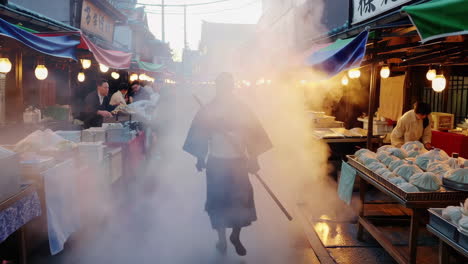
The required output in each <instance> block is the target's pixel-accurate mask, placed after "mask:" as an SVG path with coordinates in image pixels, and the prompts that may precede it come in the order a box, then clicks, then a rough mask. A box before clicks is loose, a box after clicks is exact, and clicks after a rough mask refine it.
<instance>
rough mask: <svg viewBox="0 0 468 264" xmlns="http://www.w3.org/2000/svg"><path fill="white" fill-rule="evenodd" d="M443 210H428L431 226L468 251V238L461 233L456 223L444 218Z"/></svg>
mask: <svg viewBox="0 0 468 264" xmlns="http://www.w3.org/2000/svg"><path fill="white" fill-rule="evenodd" d="M442 210H443V208H430V209H429V210H428V211H429V225H430V226H431V227H432V228H434V229H435V230H437V231H439V232H440V233H442V234H443V235H445V236H446V237H447V238H449V239H450V240H452V241H453V242H454V243H456V244H458V245H459V246H460V247H462V248H463V249H465V250H468V236H467V235H465V234H464V233H462V232H460V231H459V230H458V226H457V225H456V224H455V223H453V222H452V221H449V220H446V219H444V218H442Z"/></svg>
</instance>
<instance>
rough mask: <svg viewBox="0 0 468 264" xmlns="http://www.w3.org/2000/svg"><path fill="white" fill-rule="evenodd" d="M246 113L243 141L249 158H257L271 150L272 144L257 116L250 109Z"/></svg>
mask: <svg viewBox="0 0 468 264" xmlns="http://www.w3.org/2000/svg"><path fill="white" fill-rule="evenodd" d="M246 111H247V113H246V114H247V115H248V120H249V124H248V129H247V133H246V137H247V138H246V139H245V143H246V147H247V152H248V154H249V157H258V156H259V155H261V154H263V153H265V152H267V151H268V150H270V149H271V148H273V144H272V142H271V140H270V137H269V136H268V134H267V132H266V131H265V129H264V128H263V126H262V124H261V122H260V120H259V119H258V118H257V116H256V115H255V114H254V113H253V112H252V111H251V110H250V109H246Z"/></svg>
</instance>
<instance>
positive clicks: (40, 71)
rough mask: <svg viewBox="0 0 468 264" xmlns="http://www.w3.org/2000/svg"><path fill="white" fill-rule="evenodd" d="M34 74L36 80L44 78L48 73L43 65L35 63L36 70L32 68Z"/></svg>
mask: <svg viewBox="0 0 468 264" xmlns="http://www.w3.org/2000/svg"><path fill="white" fill-rule="evenodd" d="M34 74H35V75H36V78H37V79H38V80H41V81H42V80H45V79H46V78H47V76H48V75H49V71H48V70H47V68H46V66H45V65H42V64H40V65H37V67H36V70H34Z"/></svg>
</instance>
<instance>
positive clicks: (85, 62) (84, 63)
mask: <svg viewBox="0 0 468 264" xmlns="http://www.w3.org/2000/svg"><path fill="white" fill-rule="evenodd" d="M81 65H82V66H83V69H89V67H91V60H88V59H82V60H81Z"/></svg>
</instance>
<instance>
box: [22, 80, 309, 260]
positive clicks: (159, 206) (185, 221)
mask: <svg viewBox="0 0 468 264" xmlns="http://www.w3.org/2000/svg"><path fill="white" fill-rule="evenodd" d="M193 92H195V93H196V94H197V95H198V96H200V98H202V99H203V101H205V102H206V101H207V100H208V99H209V96H210V94H211V93H210V91H208V90H198V91H193V89H192V88H188V87H179V88H174V90H172V91H163V94H162V98H161V100H162V101H161V104H160V106H159V109H158V112H157V115H158V118H157V121H156V124H154V125H155V127H156V134H157V139H156V142H155V147H154V149H153V150H152V154H151V156H150V157H149V158H148V162H147V167H146V168H145V169H144V171H142V173H141V174H140V175H138V176H137V177H136V184H135V185H130V186H127V190H128V192H126V193H118V194H117V196H119V197H120V198H119V199H115V204H112V205H109V206H110V207H112V208H115V209H114V210H113V213H112V215H111V216H110V217H108V219H107V220H106V221H105V222H104V224H103V223H100V224H99V225H96V226H85V227H84V228H82V230H83V231H82V232H80V233H77V234H75V235H74V237H73V239H72V240H71V241H70V242H69V243H68V244H67V245H66V248H65V250H64V252H62V253H61V254H59V255H58V256H53V257H50V256H43V254H36V255H35V256H34V257H33V260H32V261H31V263H33V264H40V263H67V264H75V263H76V264H88V263H89V264H91V263H93V264H95V263H113V264H120V263H122V264H123V263H141V264H144V263H160V264H166V263H168V264H185V263H203V264H208V263H214V264H217V263H270V264H285V263H295V264H296V263H297V264H301V263H308V264H310V263H318V260H317V258H316V256H315V254H314V252H313V250H312V249H311V248H310V245H309V243H308V241H307V239H306V236H305V234H304V233H303V230H302V227H301V223H300V221H299V220H298V219H295V220H294V221H292V222H289V221H287V220H286V218H285V217H284V216H283V215H282V213H281V211H280V210H279V209H278V208H277V207H276V206H275V205H274V203H273V201H272V200H271V198H270V197H268V196H267V193H266V192H265V191H264V190H263V189H262V187H261V186H260V184H259V183H258V182H257V181H256V180H254V179H252V183H253V185H254V190H255V200H256V206H257V210H258V217H259V220H258V221H257V222H255V223H254V224H253V225H252V226H250V227H248V228H245V229H243V231H242V234H241V239H242V240H243V242H244V244H245V246H246V248H247V251H248V253H247V256H246V257H239V256H237V255H236V254H235V252H234V249H233V247H232V246H231V245H230V246H229V248H228V254H227V256H221V255H219V254H218V253H217V252H216V250H215V243H216V239H217V236H216V233H215V232H214V231H213V230H212V229H211V227H210V223H209V218H208V216H207V214H206V213H205V212H204V210H203V208H204V202H205V190H206V186H205V184H206V183H205V176H204V174H202V173H197V172H196V169H195V166H194V164H195V160H194V159H193V158H192V157H191V156H189V155H188V154H186V153H184V152H183V151H182V149H181V148H182V144H183V140H184V138H185V135H186V133H187V130H188V127H189V125H190V122H191V120H192V118H193V116H194V114H195V112H196V110H197V108H198V107H199V106H198V105H197V103H196V101H195V100H194V98H193V97H192V94H193ZM265 178H266V179H267V181H268V182H269V183H270V184H273V185H272V186H271V187H272V188H273V189H276V188H277V187H278V188H279V187H280V186H275V185H274V182H275V181H274V180H273V179H269V175H265ZM289 209H290V210H292V211H294V210H295V207H293V206H290V208H289Z"/></svg>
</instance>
